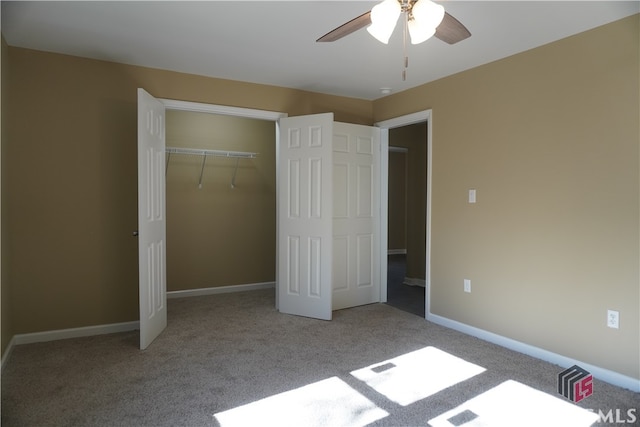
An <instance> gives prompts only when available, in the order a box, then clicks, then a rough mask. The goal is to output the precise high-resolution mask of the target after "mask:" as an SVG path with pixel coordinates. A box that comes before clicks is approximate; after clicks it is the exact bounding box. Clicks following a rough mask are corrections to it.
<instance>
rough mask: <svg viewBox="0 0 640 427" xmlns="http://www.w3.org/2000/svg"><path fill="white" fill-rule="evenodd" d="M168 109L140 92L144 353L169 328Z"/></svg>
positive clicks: (140, 213)
mask: <svg viewBox="0 0 640 427" xmlns="http://www.w3.org/2000/svg"><path fill="white" fill-rule="evenodd" d="M164 172H165V107H164V104H163V103H162V102H161V101H159V100H157V99H155V98H154V97H153V96H151V95H150V94H149V93H147V92H146V91H145V90H143V89H138V259H139V261H138V272H139V273H138V274H139V292H140V349H142V350H144V349H145V348H147V347H148V346H149V344H151V342H152V341H153V340H154V339H156V337H157V336H158V335H160V333H161V332H162V331H163V330H164V329H165V328H166V327H167V292H166V291H167V275H166V271H167V266H166V259H167V258H166V257H167V254H166V234H167V231H166V227H167V219H166V206H165V204H166V203H165V175H164Z"/></svg>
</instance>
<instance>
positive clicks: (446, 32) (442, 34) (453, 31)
mask: <svg viewBox="0 0 640 427" xmlns="http://www.w3.org/2000/svg"><path fill="white" fill-rule="evenodd" d="M436 37H437V38H439V39H440V40H442V41H443V42H446V43H449V44H455V43H458V42H459V41H462V40H464V39H466V38H468V37H471V33H470V32H469V30H467V27H465V26H464V25H462V24H461V23H460V21H458V20H457V19H456V18H454V17H453V16H451V15H449V14H448V13H447V12H445V13H444V18H443V19H442V22H441V23H440V25H439V26H438V28H436Z"/></svg>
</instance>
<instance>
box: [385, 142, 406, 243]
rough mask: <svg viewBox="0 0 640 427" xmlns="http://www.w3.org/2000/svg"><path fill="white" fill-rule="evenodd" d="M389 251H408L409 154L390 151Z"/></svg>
mask: <svg viewBox="0 0 640 427" xmlns="http://www.w3.org/2000/svg"><path fill="white" fill-rule="evenodd" d="M387 193H388V196H389V209H388V213H389V214H388V221H387V246H388V249H404V250H406V249H407V153H406V152H402V151H392V150H389V185H388V191H387Z"/></svg>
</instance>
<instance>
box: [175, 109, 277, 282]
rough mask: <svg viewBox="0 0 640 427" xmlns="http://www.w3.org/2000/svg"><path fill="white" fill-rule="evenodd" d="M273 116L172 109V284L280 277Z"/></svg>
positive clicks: (257, 280)
mask: <svg viewBox="0 0 640 427" xmlns="http://www.w3.org/2000/svg"><path fill="white" fill-rule="evenodd" d="M275 135H276V132H275V123H274V122H273V121H267V120H258V119H250V118H244V117H234V116H226V115H217V114H210V113H198V112H192V111H177V110H167V111H166V154H165V156H166V157H165V159H166V163H165V174H166V209H167V226H166V230H167V291H168V292H172V291H174V292H175V291H185V292H188V291H191V290H205V289H209V288H219V287H226V286H237V285H254V284H273V283H274V282H275V263H276V253H275V252H276V217H275V215H276V187H275V186H276V163H275V147H276V144H275Z"/></svg>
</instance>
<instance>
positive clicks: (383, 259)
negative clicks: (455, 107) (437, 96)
mask: <svg viewBox="0 0 640 427" xmlns="http://www.w3.org/2000/svg"><path fill="white" fill-rule="evenodd" d="M421 122H426V123H427V217H426V221H427V224H426V231H427V232H426V240H425V248H426V250H425V256H426V260H425V270H426V271H425V276H424V277H425V287H426V288H425V309H424V315H425V319H426V318H428V317H429V315H430V313H431V181H432V179H431V171H432V167H431V166H432V157H433V156H432V145H433V144H432V137H431V129H432V128H433V117H432V112H431V110H423V111H418V112H416V113H412V114H407V115H404V116H400V117H395V118H392V119H389V120H384V121H381V122H377V123H376V124H375V126H377V127H379V128H380V129H381V131H380V150H381V153H380V164H381V165H380V186H381V188H382V191H381V200H380V205H381V209H382V212H381V215H380V302H387V250H388V248H387V246H388V242H387V232H388V230H387V226H388V224H387V222H388V218H389V212H388V205H389V194H388V192H389V129H394V128H398V127H402V126H408V125H412V124H415V123H421Z"/></svg>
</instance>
